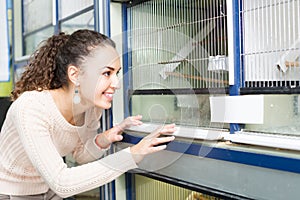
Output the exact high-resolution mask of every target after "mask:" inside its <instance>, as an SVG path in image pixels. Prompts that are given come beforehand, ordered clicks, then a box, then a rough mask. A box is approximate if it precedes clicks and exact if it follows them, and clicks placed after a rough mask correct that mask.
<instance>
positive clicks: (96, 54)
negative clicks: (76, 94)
mask: <svg viewBox="0 0 300 200" xmlns="http://www.w3.org/2000/svg"><path fill="white" fill-rule="evenodd" d="M120 69H121V66H120V59H119V55H118V53H117V51H116V50H115V49H114V48H113V47H110V46H100V47H97V48H96V49H94V50H92V54H91V55H90V56H88V57H86V58H85V59H84V62H83V64H82V72H81V73H80V75H79V77H78V78H79V84H80V96H81V99H82V104H85V105H88V106H96V107H99V108H103V109H109V108H110V107H111V103H112V99H113V94H114V93H115V90H116V89H118V88H119V78H118V77H117V74H118V72H119V71H120Z"/></svg>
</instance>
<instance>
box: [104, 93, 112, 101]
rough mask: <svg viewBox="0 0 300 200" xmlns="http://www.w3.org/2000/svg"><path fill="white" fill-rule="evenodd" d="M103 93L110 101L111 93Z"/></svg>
mask: <svg viewBox="0 0 300 200" xmlns="http://www.w3.org/2000/svg"><path fill="white" fill-rule="evenodd" d="M103 94H104V96H105V97H106V98H107V99H108V100H110V101H112V99H113V93H108V92H104V93H103Z"/></svg>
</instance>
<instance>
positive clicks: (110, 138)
mask: <svg viewBox="0 0 300 200" xmlns="http://www.w3.org/2000/svg"><path fill="white" fill-rule="evenodd" d="M141 119H142V116H141V115H136V116H131V117H127V118H126V119H124V120H123V121H122V122H121V123H120V124H117V125H116V126H114V127H112V128H111V129H109V130H107V131H105V132H103V133H101V134H98V136H97V137H96V144H97V145H98V146H99V147H100V148H104V149H105V148H108V147H109V145H110V144H111V143H113V142H118V141H121V140H122V139H123V136H122V135H121V134H122V133H123V131H124V130H125V129H126V128H130V127H131V126H138V125H141V124H143V122H142V121H141Z"/></svg>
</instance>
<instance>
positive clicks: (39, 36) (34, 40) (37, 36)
mask: <svg viewBox="0 0 300 200" xmlns="http://www.w3.org/2000/svg"><path fill="white" fill-rule="evenodd" d="M53 34H54V27H52V26H51V27H49V28H46V29H43V30H40V31H38V32H36V33H33V34H30V35H27V36H25V38H24V41H25V46H24V47H25V55H30V54H32V53H33V52H34V51H35V50H36V48H37V47H38V45H39V44H40V43H41V42H42V41H43V40H45V39H47V38H48V37H50V36H52V35H53Z"/></svg>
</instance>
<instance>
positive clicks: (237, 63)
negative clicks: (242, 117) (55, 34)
mask: <svg viewBox="0 0 300 200" xmlns="http://www.w3.org/2000/svg"><path fill="white" fill-rule="evenodd" d="M241 4H242V1H241V0H233V8H232V10H233V38H234V41H233V46H234V85H230V86H229V95H230V96H237V95H240V88H241V82H242V78H241V60H240V52H241V49H240V46H241V45H240V43H241V42H240V41H241V40H240V18H239V14H240V5H241ZM239 130H241V127H240V125H239V124H234V123H231V124H230V133H232V134H233V133H234V132H236V131H239Z"/></svg>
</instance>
